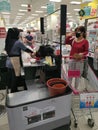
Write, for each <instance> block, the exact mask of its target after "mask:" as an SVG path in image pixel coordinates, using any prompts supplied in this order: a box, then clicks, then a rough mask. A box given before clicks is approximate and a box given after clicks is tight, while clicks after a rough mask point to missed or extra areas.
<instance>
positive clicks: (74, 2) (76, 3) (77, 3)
mask: <svg viewBox="0 0 98 130" xmlns="http://www.w3.org/2000/svg"><path fill="white" fill-rule="evenodd" d="M70 4H73V5H74V4H75V5H79V4H81V2H79V1H71V2H70Z"/></svg>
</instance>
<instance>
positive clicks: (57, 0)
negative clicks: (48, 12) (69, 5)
mask: <svg viewBox="0 0 98 130" xmlns="http://www.w3.org/2000/svg"><path fill="white" fill-rule="evenodd" d="M50 1H53V2H61V1H62V0H50Z"/></svg>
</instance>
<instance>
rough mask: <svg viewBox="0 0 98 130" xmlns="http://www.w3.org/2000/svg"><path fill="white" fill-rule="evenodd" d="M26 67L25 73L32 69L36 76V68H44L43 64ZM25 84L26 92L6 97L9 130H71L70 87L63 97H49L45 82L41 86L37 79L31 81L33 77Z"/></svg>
mask: <svg viewBox="0 0 98 130" xmlns="http://www.w3.org/2000/svg"><path fill="white" fill-rule="evenodd" d="M23 66H24V69H25V68H26V69H25V71H24V73H25V72H26V73H27V72H28V71H27V70H28V69H29V68H30V71H31V72H32V73H33V71H32V68H33V70H35V68H36V67H37V68H38V69H39V68H40V69H43V68H44V67H45V65H44V64H30V63H29V65H27V64H25V63H24V65H23ZM53 70H54V68H53ZM54 72H55V73H56V71H54ZM34 73H35V72H34ZM46 76H47V74H46ZM48 76H49V75H48ZM26 78H27V77H26ZM48 78H49V77H48ZM45 80H46V79H45ZM26 85H27V90H25V91H20V92H16V93H8V94H7V96H6V110H7V114H8V122H9V128H10V130H70V120H71V118H70V114H71V94H72V90H71V89H70V87H67V89H66V90H65V92H64V94H62V95H58V96H50V93H49V91H48V87H47V85H46V82H44V83H42V82H40V81H39V80H38V79H34V78H33V79H32V80H31V77H30V79H26Z"/></svg>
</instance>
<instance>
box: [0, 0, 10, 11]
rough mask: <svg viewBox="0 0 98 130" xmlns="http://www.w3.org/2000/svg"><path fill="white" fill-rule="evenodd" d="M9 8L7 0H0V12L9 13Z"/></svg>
mask: <svg viewBox="0 0 98 130" xmlns="http://www.w3.org/2000/svg"><path fill="white" fill-rule="evenodd" d="M10 11H11V6H10V3H9V2H8V1H7V0H0V12H10Z"/></svg>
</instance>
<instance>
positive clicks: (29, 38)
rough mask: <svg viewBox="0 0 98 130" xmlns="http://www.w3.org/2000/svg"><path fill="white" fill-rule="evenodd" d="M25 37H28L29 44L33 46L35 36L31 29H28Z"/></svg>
mask: <svg viewBox="0 0 98 130" xmlns="http://www.w3.org/2000/svg"><path fill="white" fill-rule="evenodd" d="M25 38H26V42H27V45H29V46H32V43H33V36H32V35H31V32H30V31H27V35H26V37H25Z"/></svg>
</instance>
